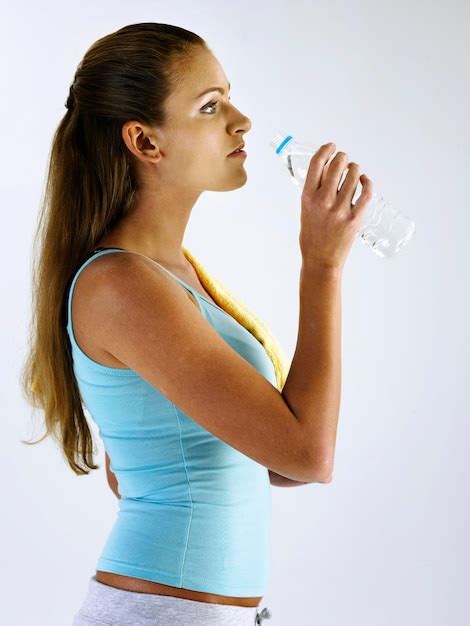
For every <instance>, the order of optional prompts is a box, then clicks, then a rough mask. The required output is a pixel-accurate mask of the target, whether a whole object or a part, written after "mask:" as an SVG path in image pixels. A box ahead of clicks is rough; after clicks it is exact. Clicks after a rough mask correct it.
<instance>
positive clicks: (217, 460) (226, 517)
mask: <svg viewBox="0 0 470 626" xmlns="http://www.w3.org/2000/svg"><path fill="white" fill-rule="evenodd" d="M66 107H67V111H66V113H65V114H64V117H63V119H62V120H61V122H60V124H59V126H58V128H57V130H56V132H55V135H54V139H53V146H52V152H51V157H50V167H49V172H48V179H47V189H46V201H45V204H44V210H43V213H42V215H41V220H40V237H38V240H39V239H40V245H41V248H40V251H39V256H38V263H37V267H35V274H34V279H35V282H34V286H35V294H34V297H35V300H34V303H33V329H34V335H33V336H32V339H31V346H32V348H31V352H30V354H29V358H28V361H27V364H26V367H25V369H24V374H23V384H24V388H25V391H26V393H27V395H28V398H29V399H30V401H31V403H32V404H34V406H37V407H40V408H41V409H42V410H43V411H44V414H45V424H46V428H47V435H52V436H54V437H56V439H57V440H58V441H59V442H60V446H61V449H62V451H63V454H64V457H65V459H66V460H67V462H68V464H69V466H70V468H71V469H72V470H73V471H74V472H75V473H76V474H77V475H83V474H88V473H89V472H90V471H91V470H94V469H98V467H99V466H97V465H96V464H95V463H94V459H93V449H94V446H93V439H92V434H91V431H90V428H89V424H88V423H87V419H86V416H85V413H84V409H85V408H86V409H87V411H88V412H89V414H90V416H91V418H92V420H93V421H94V422H95V423H96V425H97V426H98V428H99V433H100V438H101V439H102V441H103V444H104V447H105V452H106V472H107V477H108V482H109V485H110V487H111V489H112V490H113V491H114V493H115V494H116V496H117V498H118V499H119V501H118V503H119V512H118V515H117V518H116V520H115V523H114V525H113V526H112V528H111V531H110V533H109V536H108V538H107V541H106V543H105V545H104V547H103V550H102V552H101V554H100V555H97V557H98V558H97V564H96V572H95V573H94V574H93V576H91V577H90V580H89V586H88V591H87V594H86V597H85V598H84V601H83V603H82V605H81V606H80V607H79V608H78V607H77V610H76V612H75V617H74V621H73V624H74V626H85V625H92V624H136V625H137V624H144V623H162V624H163V623H165V624H170V623H171V624H194V625H197V624H200V625H204V626H207V625H209V624H234V625H235V624H237V626H243V625H244V624H246V625H248V624H260V623H261V622H262V621H263V619H265V618H267V619H269V617H270V612H269V610H268V609H267V608H264V609H263V610H261V608H260V603H261V600H262V598H263V594H264V593H265V590H266V587H267V583H268V578H269V573H270V543H271V485H272V484H274V485H278V486H295V485H303V484H307V483H312V482H318V483H328V482H330V481H331V473H332V465H333V452H334V442H335V434H336V420H337V417H338V409H339V388H340V385H339V373H340V368H339V361H340V353H339V343H340V342H339V339H338V333H339V323H338V320H339V319H340V318H339V314H340V307H339V306H338V299H339V291H340V289H339V287H340V279H341V270H342V265H343V263H344V258H345V256H346V252H347V249H348V245H349V243H350V242H352V241H353V239H354V234H355V232H356V230H357V223H356V222H354V223H351V225H349V221H351V219H352V218H351V219H350V218H348V217H345V221H344V222H341V221H340V219H339V218H338V217H339V213H337V216H338V217H337V218H335V222H334V223H335V226H334V227H333V226H332V225H331V224H332V222H328V224H327V217H326V211H329V207H330V205H327V203H326V201H325V198H326V192H325V193H323V195H322V203H321V207H322V210H323V211H324V212H325V213H324V214H322V213H321V212H318V218H317V222H316V223H315V224H313V222H312V224H310V222H309V220H310V219H311V217H310V216H312V215H313V214H314V213H313V211H312V207H313V203H314V202H315V194H314V191H315V190H316V189H317V188H320V187H322V192H324V190H325V189H326V190H330V195H329V196H328V197H329V198H330V200H329V202H330V204H331V206H333V203H335V210H338V208H341V209H342V208H343V207H347V209H348V211H349V207H350V206H351V197H352V195H353V194H354V191H355V188H356V186H357V183H358V179H359V172H358V169H359V168H355V167H350V168H349V169H350V171H349V174H348V177H347V178H346V181H345V183H344V184H343V187H342V190H341V192H340V191H339V190H338V189H337V187H338V180H339V178H340V176H341V174H342V172H343V171H344V169H345V168H346V166H347V163H346V162H345V160H344V153H338V155H337V157H336V158H335V159H333V161H332V162H331V166H330V167H329V168H325V165H326V163H327V161H328V159H329V157H330V156H331V145H330V144H329V145H325V146H322V148H321V149H320V150H319V152H318V153H317V154H316V155H315V156H314V158H313V159H312V163H311V166H310V170H309V175H308V180H307V182H306V189H307V191H308V189H310V190H311V192H309V193H307V192H305V193H304V195H303V199H302V204H303V206H302V210H303V217H302V229H303V230H302V233H301V238H300V242H301V248H302V258H303V267H302V275H301V289H300V291H301V318H300V322H299V341H298V345H297V349H296V354H295V356H294V360H293V362H292V365H291V368H290V371H289V376H288V377H287V380H286V381H285V380H284V378H283V377H281V379H280V378H279V376H278V374H279V372H278V370H277V368H276V364H275V363H274V365H273V359H272V358H271V356H270V354H268V351H267V350H266V349H265V347H264V346H263V344H262V342H260V341H259V340H258V339H257V338H256V337H255V335H254V334H253V333H252V332H250V330H249V329H248V328H247V327H245V326H244V325H243V324H241V323H239V321H237V319H236V316H233V315H231V314H230V312H229V309H228V307H223V306H221V305H220V304H221V301H220V300H218V299H217V298H216V297H215V292H213V293H211V290H210V289H206V288H204V286H203V282H201V280H200V278H201V276H202V274H201V273H200V272H199V270H197V266H196V264H195V263H192V262H191V259H192V257H191V255H190V254H189V253H188V252H187V249H186V248H185V246H184V245H183V240H184V235H185V231H186V228H187V225H188V221H189V218H190V216H191V212H192V209H193V207H194V205H195V203H196V202H197V200H198V198H199V196H200V195H201V194H202V193H203V192H204V191H206V190H209V191H231V190H235V189H239V188H240V187H241V186H243V185H244V184H245V182H246V180H247V174H246V170H245V167H244V166H245V155H243V154H242V155H241V156H240V155H238V156H234V155H233V154H232V153H233V152H234V151H236V150H237V149H238V148H240V147H243V146H244V145H245V139H246V135H247V133H248V132H249V131H250V128H251V122H250V120H249V118H248V117H247V116H246V115H244V114H243V113H242V112H241V111H239V110H238V109H237V107H236V105H235V104H234V102H233V101H232V99H231V96H230V84H229V80H228V77H227V76H226V75H225V73H224V71H223V68H222V66H221V65H220V63H219V61H218V60H217V58H216V57H215V55H214V54H213V53H212V51H211V50H210V49H209V47H208V45H207V44H206V42H205V41H204V40H203V39H202V38H201V37H199V36H198V35H196V34H194V33H192V32H190V31H188V30H185V29H183V28H180V27H177V26H173V25H168V24H159V23H142V24H132V25H129V26H125V27H123V28H121V29H119V30H117V31H115V32H113V33H111V34H109V35H106V36H104V37H102V38H101V39H99V40H98V41H96V42H95V43H94V44H93V45H92V46H91V47H90V48H89V49H88V50H87V51H86V54H85V55H84V57H83V59H82V61H81V62H80V64H79V66H78V68H77V71H76V74H75V77H74V81H73V84H72V86H71V88H70V93H69V97H68V100H67V103H66ZM370 195H371V194H370V187H369V186H368V184H366V185H365V192H364V198H363V200H362V204H363V205H364V201H365V200H367V199H368V198H369V197H370ZM319 206H320V205H319ZM356 207H357V210H358V213H359V210H360V209H361V202H360V201H359V202H358V203H356ZM345 215H346V213H345ZM320 219H322V220H323V222H322V223H320ZM354 219H356V220H357V216H355V218H354ZM348 220H349V221H348ZM347 221H348V225H347V226H345V224H346V222H347ZM323 224H324V226H323ZM327 227H328V229H329V231H328V237H326V236H322V235H321V233H322V230H321V228H324V229H325V231H324V232H325V233H326V228H327ZM334 229H336V230H334ZM311 233H315V236H316V237H317V239H318V245H316V246H315V247H314V249H313V248H312V247H311V246H310V244H309V241H310V237H311ZM333 236H334V237H336V240H335V241H334V243H335V245H334V246H333V245H332V242H333ZM340 237H342V246H343V247H342V248H340V245H339V243H340ZM346 244H348V245H346ZM322 245H323V246H324V248H323V249H322V248H321V246H322ZM311 250H313V252H314V253H313V252H311ZM333 251H334V252H335V256H334V259H333V256H331V259H332V262H331V263H329V262H327V261H328V260H329V258H330V257H328V256H327V254H332V252H333ZM340 252H341V254H340ZM205 284H206V286H207V285H209V283H205ZM302 303H305V304H304V305H302ZM247 326H248V325H247ZM314 351H315V352H314ZM313 354H315V358H312V355H313ZM325 355H328V358H326V356H325ZM280 380H281V385H280V384H279V381H280ZM284 383H285V384H284ZM146 620H147V621H146ZM159 620H160V621H159Z"/></svg>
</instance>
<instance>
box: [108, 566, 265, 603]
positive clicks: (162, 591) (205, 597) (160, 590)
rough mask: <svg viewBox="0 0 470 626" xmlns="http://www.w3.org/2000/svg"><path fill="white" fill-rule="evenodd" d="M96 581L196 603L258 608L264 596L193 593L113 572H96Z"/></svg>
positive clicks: (127, 589) (188, 590)
mask: <svg viewBox="0 0 470 626" xmlns="http://www.w3.org/2000/svg"><path fill="white" fill-rule="evenodd" d="M96 580H97V581H98V582H100V583H103V584H104V585H110V586H111V587H117V588H118V589H124V590H125V591H136V592H137V593H154V594H158V595H161V596H174V597H176V598H184V599H186V600H196V602H209V603H211V604H232V605H234V606H250V607H254V606H258V605H259V603H260V602H261V600H262V598H263V596H260V597H254V598H237V597H232V596H221V595H218V594H216V593H206V592H204V591H193V590H192V589H181V588H180V587H171V586H169V585H163V584H161V583H155V582H153V581H151V580H143V579H142V578H134V577H132V576H122V575H121V574H113V573H112V572H102V571H100V570H96Z"/></svg>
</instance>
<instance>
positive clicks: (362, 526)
mask: <svg viewBox="0 0 470 626" xmlns="http://www.w3.org/2000/svg"><path fill="white" fill-rule="evenodd" d="M2 7H3V8H2V23H3V32H2V39H1V43H0V68H1V76H2V80H1V89H2V96H1V101H0V107H1V113H2V116H1V120H2V132H1V134H2V150H1V156H0V158H1V161H2V163H1V168H0V169H1V197H2V217H3V226H4V227H3V228H2V246H1V248H0V268H1V269H0V271H1V294H0V297H1V302H2V306H1V315H2V319H1V326H0V333H1V337H0V340H1V346H2V352H3V354H2V359H1V362H0V381H1V382H0V385H1V389H0V392H1V418H2V427H3V436H2V438H1V454H0V459H1V468H0V470H1V479H2V481H1V485H2V486H1V502H2V505H1V515H0V537H1V541H2V548H1V554H2V568H1V574H0V577H1V580H0V588H1V590H2V596H3V600H2V608H1V619H0V621H1V622H2V623H3V624H14V625H15V626H36V625H38V626H68V625H69V624H71V622H72V616H73V615H74V614H75V612H76V611H77V610H78V607H79V605H80V604H81V602H82V599H83V597H84V594H85V592H86V588H87V585H88V580H89V577H90V576H91V575H92V574H94V571H95V564H96V561H97V559H98V556H99V553H100V551H101V549H102V547H103V545H104V542H105V541H106V538H107V536H108V533H109V532H110V530H111V527H112V525H113V523H114V519H115V516H116V513H117V506H118V505H117V500H116V498H115V496H114V495H113V493H112V492H111V491H110V489H109V488H108V486H107V483H106V475H105V467H104V450H103V447H102V444H101V441H100V440H99V439H98V438H97V429H96V428H94V433H95V439H96V441H97V443H98V450H99V454H98V455H97V461H98V462H99V463H100V464H101V467H100V469H99V470H97V471H94V472H92V473H91V474H90V475H88V476H81V477H78V476H76V475H75V474H74V473H73V472H72V471H71V470H70V469H69V468H68V466H66V464H65V462H64V461H63V460H62V457H61V455H60V452H59V450H58V449H57V448H56V446H55V445H54V444H52V443H51V442H50V441H46V442H44V443H41V444H38V445H36V446H26V445H24V444H22V443H21V442H20V439H30V438H38V437H39V436H40V435H41V434H42V433H43V429H42V427H41V415H40V414H38V415H37V416H36V417H35V418H34V420H32V417H31V408H30V407H29V406H28V405H27V404H26V403H25V401H24V399H23V398H22V395H21V393H20V389H19V374H20V369H21V366H22V365H23V361H24V358H25V355H26V350H27V329H28V324H29V319H30V263H31V245H32V236H33V232H34V230H35V227H36V219H37V213H38V210H39V206H40V201H41V196H42V193H43V186H44V182H45V172H46V166H47V158H48V154H49V150H50V145H51V140H52V135H53V132H54V130H55V128H56V126H57V124H58V122H59V120H60V118H61V117H62V115H63V114H64V113H65V108H64V102H65V100H66V98H67V95H68V90H69V86H70V84H71V82H72V79H73V74H74V72H75V70H76V67H77V65H78V63H79V62H80V60H81V58H82V56H83V54H84V53H85V51H86V49H87V48H88V47H89V46H90V45H91V44H92V43H93V42H94V41H96V40H97V39H98V38H100V37H102V36H103V35H105V34H107V33H110V32H112V31H114V30H117V29H118V28H120V27H122V26H124V25H126V24H131V23H137V22H148V21H155V22H164V23H170V24H175V25H178V26H182V27H184V28H187V29H189V30H192V31H194V32H196V33H198V34H199V35H200V36H202V37H203V38H204V39H206V41H207V43H208V44H209V46H210V47H211V48H212V50H213V51H214V53H215V54H216V56H217V58H218V59H219V61H220V62H221V63H222V65H223V67H224V70H225V72H226V75H227V77H228V79H229V80H230V82H231V84H232V92H231V98H232V101H233V102H234V103H235V105H236V106H237V107H238V108H239V109H240V110H241V111H243V112H244V113H245V114H246V115H248V116H249V118H250V120H251V122H252V129H251V131H250V132H249V133H247V135H246V150H247V154H248V157H247V159H246V161H245V168H246V171H247V174H248V180H247V183H246V185H244V186H243V187H242V188H240V189H237V190H235V191H232V192H231V193H228V192H227V193H215V192H206V193H204V194H202V196H201V197H200V199H199V200H198V202H197V204H196V205H195V207H194V209H193V213H192V216H191V219H190V222H189V226H188V230H187V234H186V239H185V244H186V245H187V246H188V248H189V249H190V250H191V251H192V252H193V253H194V254H195V255H196V256H197V257H198V258H199V259H200V260H201V262H202V263H203V264H204V265H206V267H207V268H208V269H209V271H211V272H212V273H213V274H214V275H215V276H217V277H218V278H219V279H220V280H221V281H222V282H223V283H224V284H226V285H227V286H228V287H229V289H231V290H232V291H233V292H234V293H235V294H237V295H238V296H239V297H240V299H241V300H242V301H243V302H244V303H245V304H246V305H247V306H248V307H250V308H251V309H252V310H253V311H255V312H256V314H257V315H258V316H259V317H260V318H261V319H263V320H264V321H265V322H266V323H267V324H268V325H269V327H270V328H271V330H272V331H273V333H274V334H275V335H276V337H277V338H278V340H279V342H280V343H281V345H282V346H283V348H284V350H285V352H286V354H287V355H288V357H289V359H291V358H292V356H293V353H294V350H295V345H296V339H297V329H298V311H299V271H300V261H301V257H300V250H299V246H298V235H299V226H300V192H299V189H298V188H297V187H295V186H294V185H293V184H292V183H291V181H290V179H289V176H288V175H287V172H286V171H285V170H284V168H283V166H282V164H281V162H280V160H279V158H278V157H276V155H275V154H274V152H273V151H272V149H271V148H270V146H269V140H270V139H271V136H272V135H273V133H274V132H275V131H276V129H277V128H278V127H279V128H282V129H284V130H286V131H288V132H290V133H291V134H293V135H294V136H295V137H296V138H297V139H299V140H301V141H304V142H306V143H309V144H311V145H313V146H318V145H319V144H321V143H326V142H327V141H333V142H335V143H336V146H337V150H343V151H345V152H347V153H348V155H349V159H350V160H354V161H356V162H358V163H359V164H360V165H361V168H362V171H364V172H365V173H367V174H368V175H369V177H370V178H371V179H372V180H373V182H374V190H375V191H376V192H378V193H380V194H381V195H383V196H384V198H386V199H387V200H388V201H389V202H390V203H391V204H392V205H393V206H395V207H396V208H397V209H399V210H400V211H402V212H403V213H405V214H406V215H408V216H409V217H411V218H412V219H413V220H414V221H415V223H416V234H415V236H414V238H413V240H412V241H411V243H410V244H409V245H408V246H407V247H406V248H404V249H402V250H401V251H400V252H399V253H398V254H397V255H396V256H395V257H394V258H393V259H390V260H383V259H381V258H379V257H378V256H376V255H374V254H373V253H372V251H371V250H370V249H369V248H368V247H367V246H366V245H364V244H363V243H362V242H361V241H359V240H357V241H356V242H355V243H354V244H353V247H352V248H351V252H350V255H349V257H348V259H347V262H346V266H345V270H344V277H343V292H342V293H343V300H342V303H343V304H342V318H343V326H342V350H343V351H342V397H341V410H340V417H339V426H338V436H337V446H336V457H335V466H334V474H333V481H332V483H330V484H327V485H321V484H312V485H308V486H306V487H299V488H291V489H282V488H276V487H273V488H272V496H273V536H272V549H273V552H272V575H271V580H270V585H269V589H268V590H267V592H266V595H265V596H264V597H263V600H262V601H261V604H260V608H262V607H263V606H268V607H269V608H270V610H271V613H272V618H271V620H270V621H269V622H267V623H269V626H271V624H272V626H290V625H291V624H296V625H298V626H311V625H315V626H316V625H321V626H396V625H397V624H400V626H417V625H418V626H421V625H423V626H424V625H426V626H448V625H449V624H452V626H464V625H466V624H468V623H470V607H469V604H468V603H469V599H468V593H466V592H468V585H469V577H468V564H469V541H468V528H469V522H470V520H469V507H468V480H469V461H468V450H469V445H468V438H469V436H470V428H469V424H468V422H469V418H470V411H469V402H468V399H467V394H468V387H469V383H470V376H469V366H468V357H469V343H470V342H469V330H468V324H469V306H468V305H469V295H468V292H469V279H468V270H469V260H470V255H469V252H468V245H467V242H468V236H469V229H470V218H469V201H468V197H469V196H468V184H469V183H468V180H469V179H468V172H469V169H470V161H469V157H468V140H469V126H468V111H469V105H470V102H469V75H470V74H469V62H468V60H469V53H470V46H469V34H470V33H469V18H470V9H469V5H468V3H466V2H464V1H463V0H461V1H455V0H454V1H450V2H446V3H445V4H444V3H441V4H436V3H434V2H430V1H427V2H416V1H415V2H411V3H410V2H403V0H398V1H397V0H394V1H393V2H390V1H389V2H380V3H377V2H372V1H365V0H359V1H357V2H354V3H351V2H347V1H346V0H343V1H338V0H328V1H323V2H306V1H297V2H291V3H286V2H279V1H276V2H272V1H270V2H267V1H265V2H248V1H247V0H238V1H237V2H230V3H222V2H214V1H210V2H209V1H204V2H201V1H199V2H196V3H193V2H190V1H189V0H187V1H179V2H178V1H175V2H172V3H167V2H151V1H142V0H141V1H134V2H118V1H117V0H113V1H112V2H111V1H109V0H102V1H101V2H90V1H84V2H81V3H80V4H77V3H72V4H71V3H65V2H64V3H61V2H52V1H48V2H42V3H33V2H20V1H17V2H14V3H11V4H8V5H7V4H6V3H2Z"/></svg>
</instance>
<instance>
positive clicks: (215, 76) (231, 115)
mask: <svg viewBox="0 0 470 626" xmlns="http://www.w3.org/2000/svg"><path fill="white" fill-rule="evenodd" d="M183 69H184V71H183V70H182V71H181V74H182V78H181V80H180V81H179V83H178V84H177V85H176V86H175V87H174V90H173V92H172V94H171V95H170V96H169V98H168V99H167V101H166V104H165V109H166V111H167V115H168V122H167V124H166V125H165V128H164V129H159V130H158V131H157V143H158V146H159V148H160V151H161V153H162V157H163V158H162V159H161V161H160V162H159V164H158V167H159V171H158V177H159V178H160V179H164V180H165V182H166V183H171V182H173V184H174V185H175V186H176V187H181V185H184V187H185V188H187V189H188V190H189V189H191V190H194V191H199V192H202V191H205V190H208V191H229V190H231V189H236V188H238V187H241V186H242V185H244V183H245V182H246V179H247V175H246V171H245V167H244V166H245V160H246V159H245V158H241V157H240V158H237V157H235V158H234V157H230V158H228V156H227V155H228V154H229V153H230V152H232V151H233V150H234V149H235V148H237V146H239V145H240V144H241V143H242V142H244V140H245V134H246V133H247V132H248V131H249V130H250V128H251V121H250V119H249V118H248V117H246V115H244V114H243V113H241V112H240V111H239V110H238V109H237V108H236V106H235V105H234V104H233V103H232V101H231V97H230V95H229V85H228V80H227V78H226V76H225V73H224V71H223V69H222V67H221V65H220V63H219V62H218V61H217V59H216V58H215V56H214V55H213V54H212V53H211V52H208V51H206V50H204V49H201V50H198V51H197V52H195V53H194V54H193V55H192V56H191V57H190V58H189V59H187V60H186V61H185V63H184V66H183ZM219 87H220V89H221V90H222V93H221V92H220V91H217V90H216V89H215V88H219ZM208 90H209V91H208ZM203 92H207V93H203Z"/></svg>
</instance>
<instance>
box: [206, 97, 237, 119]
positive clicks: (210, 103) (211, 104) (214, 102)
mask: <svg viewBox="0 0 470 626" xmlns="http://www.w3.org/2000/svg"><path fill="white" fill-rule="evenodd" d="M229 100H230V97H229ZM217 104H219V101H218V100H212V102H208V103H207V104H206V106H205V107H203V108H202V109H201V110H202V111H204V110H205V109H208V108H209V107H211V108H212V109H214V108H215V107H216V105H217ZM214 113H215V110H213V111H212V113H209V114H208V115H214Z"/></svg>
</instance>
